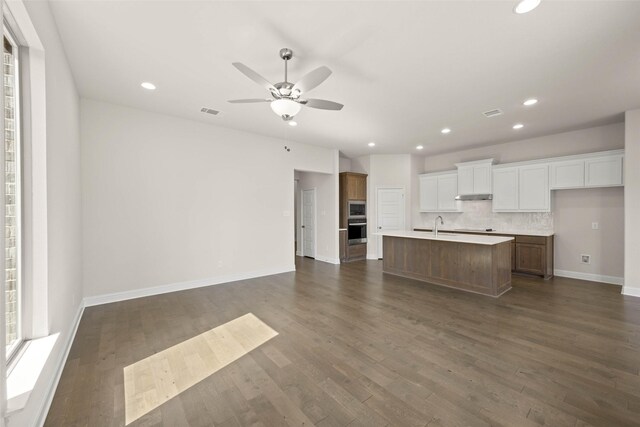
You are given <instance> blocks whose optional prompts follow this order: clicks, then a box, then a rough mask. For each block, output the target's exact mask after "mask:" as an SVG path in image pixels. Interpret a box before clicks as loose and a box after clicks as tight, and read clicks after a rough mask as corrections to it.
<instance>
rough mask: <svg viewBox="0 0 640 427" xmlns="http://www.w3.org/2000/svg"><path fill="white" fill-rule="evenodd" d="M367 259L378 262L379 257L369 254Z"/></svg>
mask: <svg viewBox="0 0 640 427" xmlns="http://www.w3.org/2000/svg"><path fill="white" fill-rule="evenodd" d="M367 259H375V260H378V255H376V254H370V253H367Z"/></svg>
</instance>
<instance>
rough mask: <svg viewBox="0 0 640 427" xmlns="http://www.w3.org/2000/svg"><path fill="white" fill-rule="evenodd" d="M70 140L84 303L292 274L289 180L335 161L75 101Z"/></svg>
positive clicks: (333, 153)
mask: <svg viewBox="0 0 640 427" xmlns="http://www.w3.org/2000/svg"><path fill="white" fill-rule="evenodd" d="M81 137H82V144H83V146H82V148H83V150H82V178H83V209H84V216H83V231H84V235H83V238H84V247H85V258H84V261H85V262H84V268H83V280H84V284H85V294H86V296H89V297H91V296H96V295H104V294H112V293H117V292H130V291H133V290H140V289H144V288H149V287H157V286H161V285H170V284H174V283H182V282H189V281H194V280H196V281H201V280H205V281H206V280H208V279H212V281H218V280H220V279H223V280H226V279H232V278H235V277H245V276H251V275H263V274H269V273H276V272H281V271H290V270H293V269H294V169H301V170H306V171H316V172H324V173H330V174H335V173H336V172H337V168H338V152H337V150H329V149H323V148H319V147H312V146H307V145H304V144H296V143H291V142H289V141H283V140H278V139H273V138H266V137H262V136H258V135H255V134H250V133H245V132H240V131H236V130H231V129H225V128H220V127H216V126H211V125H207V124H203V123H199V122H192V121H188V120H183V119H178V118H173V117H169V116H164V115H159V114H155V113H149V112H144V111H141V110H135V109H130V108H125V107H120V106H116V105H111V104H107V103H101V102H97V101H90V100H84V99H83V100H82V102H81ZM285 145H287V146H289V147H291V151H290V152H289V151H286V150H285V149H284V146H285ZM336 182H337V180H336ZM335 216H336V218H337V214H336V215H335ZM335 228H336V229H337V226H336V227H335ZM335 254H336V255H335V257H336V258H337V243H336V245H335Z"/></svg>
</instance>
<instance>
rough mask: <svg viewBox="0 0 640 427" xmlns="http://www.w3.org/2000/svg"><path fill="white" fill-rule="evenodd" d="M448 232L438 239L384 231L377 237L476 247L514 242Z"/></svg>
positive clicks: (501, 238)
mask: <svg viewBox="0 0 640 427" xmlns="http://www.w3.org/2000/svg"><path fill="white" fill-rule="evenodd" d="M447 233H449V232H447V231H444V230H443V231H440V232H439V234H438V237H435V236H434V235H433V234H432V233H425V232H423V231H410V230H399V231H384V232H382V233H376V234H375V235H377V236H389V237H404V238H408V239H423V240H439V241H443V242H456V243H473V244H476V245H497V244H498V243H504V242H509V241H511V240H513V237H501V236H479V235H475V234H457V235H451V234H447Z"/></svg>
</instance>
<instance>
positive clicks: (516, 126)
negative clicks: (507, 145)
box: [513, 123, 524, 130]
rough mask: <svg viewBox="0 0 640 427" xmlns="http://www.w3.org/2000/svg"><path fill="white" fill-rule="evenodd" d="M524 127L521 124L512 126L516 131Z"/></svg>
mask: <svg viewBox="0 0 640 427" xmlns="http://www.w3.org/2000/svg"><path fill="white" fill-rule="evenodd" d="M523 127H524V125H523V124H522V123H516V124H515V125H513V128H514V129H516V130H518V129H522V128H523Z"/></svg>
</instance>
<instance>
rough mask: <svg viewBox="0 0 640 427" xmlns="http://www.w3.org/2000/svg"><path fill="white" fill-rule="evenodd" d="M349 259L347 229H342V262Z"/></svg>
mask: <svg viewBox="0 0 640 427" xmlns="http://www.w3.org/2000/svg"><path fill="white" fill-rule="evenodd" d="M346 260H347V230H340V262H345V261H346Z"/></svg>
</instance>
